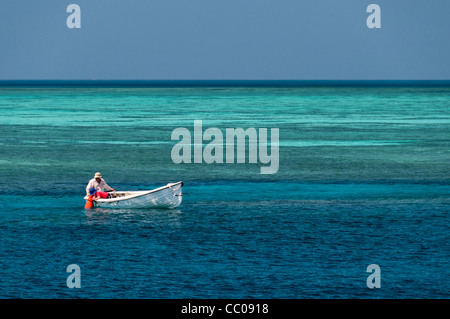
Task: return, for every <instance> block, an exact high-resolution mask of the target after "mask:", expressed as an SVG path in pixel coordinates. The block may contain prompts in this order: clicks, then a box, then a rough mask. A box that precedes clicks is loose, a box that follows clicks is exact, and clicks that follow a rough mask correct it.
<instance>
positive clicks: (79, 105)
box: [0, 83, 450, 299]
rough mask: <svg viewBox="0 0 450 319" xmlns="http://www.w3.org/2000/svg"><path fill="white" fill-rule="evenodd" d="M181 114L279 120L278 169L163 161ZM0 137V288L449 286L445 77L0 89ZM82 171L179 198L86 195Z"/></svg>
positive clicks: (316, 293)
mask: <svg viewBox="0 0 450 319" xmlns="http://www.w3.org/2000/svg"><path fill="white" fill-rule="evenodd" d="M194 120H202V124H203V130H206V129H207V128H219V129H220V130H222V131H223V132H225V129H226V128H238V127H241V128H244V129H247V128H268V129H269V130H270V128H278V129H279V169H278V171H277V173H276V174H261V172H260V168H261V166H264V164H262V163H260V162H258V163H248V160H247V162H246V163H242V164H241V163H239V164H238V163H223V164H218V163H212V164H206V163H190V164H188V163H180V164H175V163H174V162H173V160H172V158H171V150H172V148H173V147H174V145H175V144H176V143H177V142H178V141H177V140H171V134H172V132H173V130H174V129H176V128H179V127H183V128H186V129H188V130H189V131H190V132H191V133H193V132H194ZM0 136H1V138H0V287H1V289H0V298H156V299H158V298H175V299H179V298H206V299H216V298H268V299H272V298H274V299H297V298H299V299H301V298H448V297H449V291H450V283H449V280H448V278H449V274H450V271H449V267H448V266H449V261H450V249H449V248H450V247H449V213H450V173H449V163H450V87H449V86H448V85H447V86H445V85H444V86H420V85H416V86H408V85H399V86H389V85H386V86H382V85H375V86H364V85H356V86H345V85H343V86H326V85H324V86H314V85H310V86H295V85H294V86H289V85H286V86H283V85H278V86H271V85H266V86H258V85H253V86H245V85H242V83H241V84H240V85H235V86H233V85H222V86H220V85H206V86H201V85H200V86H195V85H194V86H189V85H179V86H177V85H167V86H164V85H160V86H157V85H154V86H151V85H150V86H145V85H136V86H133V85H109V86H108V85H102V86H95V85H87V86H83V85H82V84H79V85H73V86H70V85H66V86H58V85H57V84H55V83H53V84H52V86H45V85H41V86H20V85H16V86H3V87H0ZM192 143H193V141H192ZM207 143H208V142H206V141H204V142H203V146H205V145H206V144H207ZM269 149H270V148H269ZM97 171H100V172H101V173H102V175H103V177H104V179H105V180H106V182H107V183H108V184H109V185H111V186H112V187H114V188H116V189H118V190H138V189H151V188H154V187H159V186H163V185H165V184H167V183H168V182H176V181H183V182H184V183H185V185H184V187H183V193H184V195H183V203H182V204H181V206H179V207H178V208H177V209H172V210H168V209H134V210H133V209H126V210H125V209H123V210H115V209H100V208H97V209H92V210H86V209H84V204H85V201H84V200H83V196H84V195H85V186H86V184H87V182H88V181H89V179H91V178H92V177H93V175H94V173H95V172H97ZM71 264H77V265H79V267H80V271H81V276H80V278H81V288H72V289H70V288H68V287H67V278H68V276H69V275H70V274H71V273H68V272H67V271H66V269H67V266H68V265H71ZM371 264H376V265H378V266H379V267H380V270H381V273H380V279H381V287H380V288H373V289H370V288H368V286H367V279H368V277H369V276H370V275H371V273H370V272H367V267H368V266H369V265H371Z"/></svg>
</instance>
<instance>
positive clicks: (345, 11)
mask: <svg viewBox="0 0 450 319" xmlns="http://www.w3.org/2000/svg"><path fill="white" fill-rule="evenodd" d="M72 3H75V4H78V5H79V6H80V8H81V29H69V28H68V27H67V25H66V19H67V17H68V16H69V13H67V12H66V8H67V6H68V5H69V4H72ZM371 3H375V4H378V5H379V6H380V7H381V29H369V28H368V27H367V25H366V19H367V17H368V15H369V13H366V8H367V6H368V5H369V4H371ZM449 21H450V1H446V0H429V1H425V0H371V1H363V0H339V1H337V0H317V1H311V0H277V1H275V0H69V1H65V0H40V1H29V0H28V1H25V0H14V1H2V2H1V3H0V47H1V50H0V79H1V80H15V79H69V80H70V79H88V80H92V79H99V80H100V79H103V80H114V79H121V80H127V79H130V80H131V79H136V80H245V79H250V80H264V79H265V80H359V79H367V80H371V79H372V80H383V79H384V80H395V79H399V80H412V79H420V80H429V79H430V80H442V79H444V80H449V79H450V63H449V62H450V61H449V60H450V58H449V57H450V22H449Z"/></svg>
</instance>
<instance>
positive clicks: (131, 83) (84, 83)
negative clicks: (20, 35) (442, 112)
mask: <svg viewBox="0 0 450 319" xmlns="http://www.w3.org/2000/svg"><path fill="white" fill-rule="evenodd" d="M218 86H224V87H314V86H320V87H333V86H338V87H383V86H385V87H399V86H406V87H408V86H444V87H450V80H131V79H127V80H123V79H122V80H111V79H108V80H107V79H79V80H68V79H60V80H57V79H45V80H37V79H34V80H30V79H28V80H0V87H218Z"/></svg>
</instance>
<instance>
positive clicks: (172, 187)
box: [94, 182, 183, 208]
mask: <svg viewBox="0 0 450 319" xmlns="http://www.w3.org/2000/svg"><path fill="white" fill-rule="evenodd" d="M182 186H183V182H178V183H169V184H167V185H166V186H163V187H160V188H157V189H154V190H150V191H139V192H117V193H119V194H120V193H126V194H127V195H126V196H122V197H118V198H106V199H98V200H97V201H94V206H95V207H102V208H176V207H178V206H179V205H180V204H181V201H182V190H181V188H182Z"/></svg>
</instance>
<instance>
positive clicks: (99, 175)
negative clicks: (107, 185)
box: [94, 172, 102, 178]
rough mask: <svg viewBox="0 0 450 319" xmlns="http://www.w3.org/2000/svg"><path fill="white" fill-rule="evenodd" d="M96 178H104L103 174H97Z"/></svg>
mask: <svg viewBox="0 0 450 319" xmlns="http://www.w3.org/2000/svg"><path fill="white" fill-rule="evenodd" d="M94 178H102V174H100V173H99V172H97V173H95V175H94Z"/></svg>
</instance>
